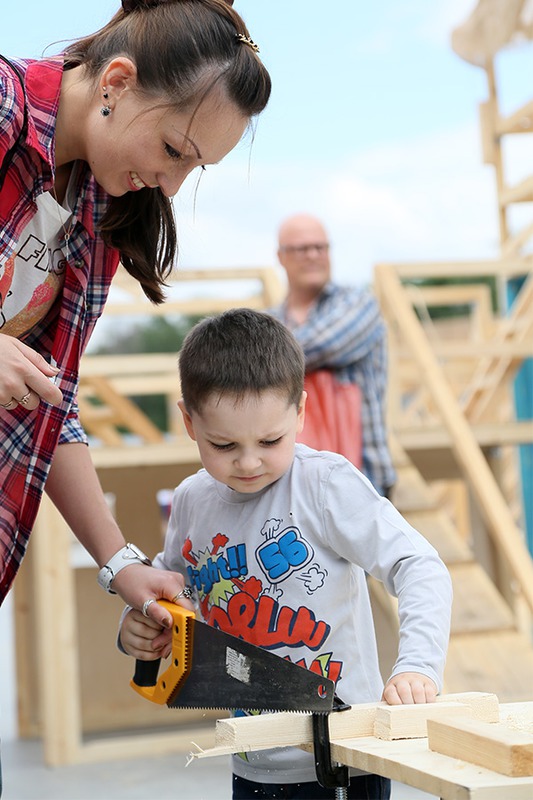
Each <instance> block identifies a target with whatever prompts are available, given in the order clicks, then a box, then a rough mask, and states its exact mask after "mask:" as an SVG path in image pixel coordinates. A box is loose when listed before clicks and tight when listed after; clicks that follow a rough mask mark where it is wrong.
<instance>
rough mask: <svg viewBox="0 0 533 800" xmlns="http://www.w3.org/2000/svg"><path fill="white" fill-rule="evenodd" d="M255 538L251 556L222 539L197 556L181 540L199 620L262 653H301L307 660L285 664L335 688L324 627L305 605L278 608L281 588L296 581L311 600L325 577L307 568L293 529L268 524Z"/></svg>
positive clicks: (308, 557) (307, 556)
mask: <svg viewBox="0 0 533 800" xmlns="http://www.w3.org/2000/svg"><path fill="white" fill-rule="evenodd" d="M261 538H262V542H261V544H260V545H259V546H258V547H257V548H256V549H255V551H253V552H250V551H249V549H248V546H247V545H246V544H244V543H239V544H236V545H233V544H231V540H230V537H229V536H226V535H225V534H223V533H217V534H216V535H215V536H213V538H212V540H211V542H210V544H209V545H208V546H207V547H206V548H205V549H204V550H201V551H198V552H194V550H193V545H192V542H191V540H190V539H188V538H187V539H186V540H185V543H184V546H183V550H182V554H183V557H184V559H185V561H186V562H187V564H188V566H187V572H188V576H189V582H190V583H191V584H192V585H193V586H194V587H195V588H196V590H197V593H198V599H199V603H200V608H201V611H202V616H203V618H204V619H205V621H206V622H207V623H208V624H209V625H212V626H214V627H216V628H219V629H221V630H223V631H225V632H226V633H230V634H232V635H233V636H238V637H240V638H242V639H244V640H245V641H247V642H251V643H252V644H255V645H258V646H259V647H263V648H265V649H267V650H273V651H276V650H278V649H280V648H294V649H296V648H305V649H306V650H308V651H310V652H309V654H308V655H306V656H305V657H303V658H302V657H301V653H299V654H298V655H297V656H296V658H295V659H290V660H293V661H295V663H297V664H299V665H300V666H303V667H306V668H307V669H310V670H312V671H313V672H316V673H317V674H319V675H323V676H325V677H328V678H330V679H331V680H333V681H335V682H337V681H338V680H339V678H340V676H341V671H342V663H341V662H338V661H335V659H334V658H333V654H332V652H331V651H327V648H326V641H327V639H328V636H329V633H330V625H329V624H328V623H327V622H326V621H324V620H320V619H317V618H316V615H315V613H314V611H313V609H312V608H309V607H307V606H306V605H300V606H299V607H298V608H293V607H291V606H290V605H288V604H284V603H283V602H282V598H283V595H284V582H286V581H288V580H297V581H299V582H301V583H303V586H304V587H305V592H306V594H308V595H309V596H312V595H314V594H315V592H317V591H319V590H320V589H322V588H323V587H324V583H325V579H326V577H327V571H325V570H324V569H322V568H320V566H319V565H318V564H316V563H312V561H313V558H314V551H313V548H312V547H311V545H310V544H309V542H308V541H307V540H306V539H305V538H304V537H303V536H302V534H301V532H300V531H299V529H298V528H297V527H296V526H294V525H291V526H283V520H280V519H268V520H267V521H266V522H265V523H264V525H263V527H262V530H261ZM254 573H255V574H254ZM322 648H324V649H322ZM288 658H290V657H288Z"/></svg>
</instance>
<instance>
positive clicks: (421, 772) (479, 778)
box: [331, 702, 533, 800]
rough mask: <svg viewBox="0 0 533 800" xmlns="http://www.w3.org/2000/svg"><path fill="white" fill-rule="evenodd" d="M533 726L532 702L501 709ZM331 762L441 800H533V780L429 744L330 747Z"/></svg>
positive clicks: (353, 742)
mask: <svg viewBox="0 0 533 800" xmlns="http://www.w3.org/2000/svg"><path fill="white" fill-rule="evenodd" d="M500 713H501V717H502V719H503V718H504V716H505V714H507V713H512V714H515V713H520V714H521V715H522V714H525V715H526V716H527V718H528V719H529V720H530V721H531V723H533V702H530V703H505V704H501V705H500ZM331 755H332V758H333V759H336V760H338V761H339V762H340V763H342V764H347V765H348V766H352V767H357V768H358V769H363V770H366V771H368V772H374V773H376V774H377V775H383V776H384V777H385V778H391V780H395V781H399V782H400V783H405V784H407V785H408V786H413V787H414V788H415V789H420V790H421V791H423V792H428V793H429V794H434V795H436V796H437V797H440V798H442V800H533V777H527V778H509V777H507V776H506V775H501V774H499V773H498V772H493V771H492V770H490V769H484V768H483V767H478V766H476V765H475V764H470V763H469V762H467V761H461V760H460V759H455V758H450V757H449V756H444V755H441V754H440V753H435V752H433V751H431V750H429V749H428V740H427V739H426V738H424V739H398V740H395V741H391V742H389V741H383V740H381V739H376V738H375V737H374V736H365V737H360V738H356V739H344V740H342V741H340V742H332V743H331Z"/></svg>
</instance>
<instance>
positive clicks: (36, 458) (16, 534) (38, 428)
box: [0, 56, 119, 603]
mask: <svg viewBox="0 0 533 800" xmlns="http://www.w3.org/2000/svg"><path fill="white" fill-rule="evenodd" d="M11 61H12V62H14V63H15V64H16V66H17V67H18V68H19V70H20V71H21V73H22V74H23V76H24V91H23V89H22V86H21V84H20V81H19V80H18V78H17V76H16V73H15V72H14V71H13V70H12V69H11V68H10V67H9V65H7V64H5V63H4V62H3V61H1V60H0V164H2V163H3V162H4V159H5V158H6V155H7V154H8V153H9V151H10V150H11V149H12V148H13V146H14V145H15V149H14V151H12V153H11V161H10V166H9V169H8V172H7V174H6V177H5V181H4V185H3V187H2V189H1V191H0V281H1V277H2V274H3V271H4V265H5V263H6V261H7V259H8V258H9V257H10V256H12V255H13V253H14V252H15V250H16V246H17V242H18V240H19V238H20V236H21V233H22V231H23V229H24V227H25V226H26V224H27V222H28V220H29V219H31V217H32V216H33V215H34V214H35V211H36V206H35V199H36V198H37V197H38V196H39V195H40V194H41V193H42V192H45V191H48V190H49V189H50V188H51V186H52V184H53V176H54V171H55V164H54V151H55V138H54V137H55V125H56V115H57V109H58V104H59V92H60V88H61V76H62V74H63V59H62V57H61V56H58V57H55V58H51V59H45V60H43V61H33V60H32V61H27V60H24V61H22V60H19V59H17V60H15V59H11ZM25 106H26V113H27V131H26V135H25V136H23V138H22V140H21V141H19V142H18V143H17V140H18V138H19V135H20V132H21V130H22V128H23V122H24V107H25ZM76 194H77V200H76V204H75V207H74V218H75V219H76V226H75V228H74V231H73V233H72V237H71V239H70V243H69V251H70V257H69V261H68V267H67V270H66V275H65V284H64V288H63V293H62V294H61V295H60V297H59V299H58V301H57V302H56V303H55V304H54V306H53V307H52V309H51V310H50V312H49V313H48V314H47V316H46V317H45V318H44V319H43V320H42V321H41V322H40V323H39V324H38V325H37V326H35V328H34V329H33V330H32V331H30V333H29V334H28V335H27V336H26V337H25V338H24V342H25V344H27V345H28V346H30V347H33V348H34V349H35V350H37V351H38V352H39V353H41V354H42V355H43V356H44V357H45V358H47V359H49V358H50V357H53V358H54V359H55V361H56V363H57V365H58V367H59V368H60V373H59V378H58V386H59V387H60V389H61V391H62V392H63V403H62V404H61V406H60V407H57V408H55V407H52V406H50V405H48V404H47V403H44V402H41V404H40V405H39V407H38V408H37V409H35V410H34V411H27V410H26V409H24V408H23V407H22V406H20V405H19V406H17V407H16V408H15V410H14V411H7V410H5V409H3V408H0V603H1V602H2V601H3V599H4V597H5V596H6V594H7V592H8V590H9V588H10V586H11V583H12V582H13V579H14V577H15V574H16V572H17V569H18V567H19V566H20V562H21V561H22V558H23V556H24V553H25V550H26V546H27V544H28V539H29V536H30V533H31V529H32V526H33V523H34V521H35V516H36V514H37V511H38V508H39V503H40V500H41V496H42V492H43V489H44V485H45V482H46V477H47V475H48V471H49V469H50V465H51V462H52V458H53V455H54V452H55V449H56V447H57V444H58V443H66V442H86V437H85V434H84V432H83V430H82V428H81V425H80V422H79V419H78V409H77V406H76V395H77V387H78V369H79V363H80V359H81V355H82V353H83V350H84V348H85V346H86V345H87V342H88V341H89V338H90V336H91V333H92V331H93V329H94V326H95V324H96V321H97V319H98V317H99V316H100V315H101V313H102V311H103V308H104V304H105V301H106V298H107V294H108V292H109V286H110V284H111V280H112V278H113V275H114V274H115V272H116V269H117V267H118V263H119V254H118V251H116V250H113V249H110V248H107V247H106V246H105V245H104V243H103V242H102V239H101V238H100V236H99V234H98V233H97V232H95V231H96V229H97V223H98V220H99V219H100V218H101V217H102V214H103V212H104V211H105V209H106V206H107V203H108V195H106V193H105V192H104V191H103V189H101V187H100V186H98V184H97V183H96V181H95V180H94V178H93V176H92V174H91V172H90V171H89V169H88V167H87V168H86V169H81V170H80V171H79V178H78V186H77V193H76ZM0 368H1V367H0Z"/></svg>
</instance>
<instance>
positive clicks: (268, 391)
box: [120, 309, 451, 800]
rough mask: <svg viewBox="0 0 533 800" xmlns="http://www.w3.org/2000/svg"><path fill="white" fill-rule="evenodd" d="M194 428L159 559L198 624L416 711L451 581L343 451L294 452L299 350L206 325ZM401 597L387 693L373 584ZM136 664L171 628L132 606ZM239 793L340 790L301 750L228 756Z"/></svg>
mask: <svg viewBox="0 0 533 800" xmlns="http://www.w3.org/2000/svg"><path fill="white" fill-rule="evenodd" d="M179 365H180V377H181V388H182V394H183V399H182V400H181V401H180V403H179V406H180V409H181V412H182V414H183V418H184V421H185V425H186V428H187V431H188V433H189V435H190V436H191V438H192V439H194V440H195V441H196V442H197V444H198V449H199V452H200V457H201V460H202V464H203V467H204V469H202V470H200V471H199V472H198V473H197V474H196V475H193V476H191V477H189V478H187V479H186V480H185V481H183V482H182V483H181V484H180V485H179V486H178V488H177V489H176V490H175V493H174V499H173V503H172V512H171V516H170V521H169V526H168V531H167V535H166V540H165V547H164V550H163V552H162V553H160V554H159V555H158V556H157V557H156V559H155V561H154V565H156V566H158V567H161V568H164V569H170V570H176V571H178V572H180V573H181V574H182V575H184V576H185V577H186V579H187V580H188V582H189V583H190V584H192V585H193V587H194V589H195V590H196V594H197V598H198V610H199V612H200V613H201V615H202V617H203V618H204V620H205V621H206V622H208V623H209V624H211V625H216V626H218V627H219V628H221V629H222V630H224V631H226V632H228V633H231V634H233V635H236V636H240V637H242V638H243V639H246V640H247V641H250V642H252V643H254V644H257V645H260V646H263V647H267V648H268V649H270V650H273V651H274V652H276V653H277V654H279V655H280V656H281V657H282V658H290V660H291V661H294V662H297V663H299V664H301V665H302V666H305V667H307V668H311V669H313V670H315V671H317V670H318V671H321V672H322V674H324V675H325V676H327V677H328V678H331V679H333V680H334V681H336V682H337V686H338V691H339V695H340V697H342V699H343V701H344V702H346V703H365V702H375V701H378V700H379V699H380V698H382V699H384V700H386V701H387V702H388V703H391V704H400V703H424V702H431V701H433V700H434V699H435V696H436V694H437V691H439V690H440V688H441V682H442V673H443V669H444V662H445V654H446V648H447V642H448V635H449V624H450V608H451V584H450V578H449V575H448V572H447V570H446V568H445V566H444V564H443V563H442V561H441V560H440V558H439V556H438V555H437V553H436V551H435V550H434V549H433V547H431V545H430V544H429V543H428V542H427V541H426V540H425V539H424V538H423V537H422V536H421V535H420V534H419V533H417V532H416V531H415V530H414V529H413V528H411V527H410V526H409V525H408V524H407V522H406V521H405V520H404V519H403V518H402V517H401V515H400V514H399V513H398V512H397V511H396V510H395V509H394V507H393V506H392V505H391V504H390V503H389V502H388V501H387V500H386V499H384V498H382V497H380V496H379V495H378V493H377V492H376V491H375V490H374V488H373V487H372V485H371V484H370V482H369V481H368V480H367V479H366V478H365V477H364V476H363V475H362V474H361V473H360V472H359V471H358V470H357V469H356V468H355V467H354V466H353V465H352V464H350V462H349V461H347V459H345V458H344V457H343V456H339V455H337V454H333V453H329V452H317V451H315V450H311V449H310V448H308V447H306V446H305V445H301V444H295V439H296V436H297V434H298V433H299V432H300V431H301V429H302V427H303V424H304V408H305V393H304V392H303V389H302V387H303V380H304V360H303V353H302V350H301V348H300V346H299V345H298V343H297V342H296V340H295V338H294V336H293V335H292V333H290V331H289V330H288V329H287V328H285V326H284V325H283V324H282V323H281V322H278V321H277V320H275V319H274V318H273V317H271V316H269V315H268V314H264V313H260V312H256V311H252V310H249V309H234V310H231V311H227V312H225V313H223V314H221V315H219V316H216V317H212V318H209V319H204V320H203V321H201V322H200V323H199V324H198V325H196V326H195V327H194V328H193V329H192V330H191V331H190V332H189V334H188V336H187V337H186V339H185V342H184V344H183V347H182V350H181V352H180V360H179ZM365 573H369V574H371V575H373V576H375V577H376V578H377V579H378V580H380V581H383V583H384V584H385V586H386V587H387V589H388V590H389V592H391V593H392V594H394V595H395V596H397V597H398V602H399V617H400V646H399V654H398V659H397V661H396V664H395V666H394V669H393V674H392V676H391V678H389V680H388V681H387V684H386V686H385V688H384V689H383V684H382V681H381V677H380V672H379V665H378V657H377V648H376V641H375V633H374V626H373V621H372V613H371V608H370V602H369V596H368V590H367V584H366V576H365ZM120 640H121V645H122V647H123V649H124V650H125V651H126V652H127V653H129V654H130V655H132V656H135V657H136V658H141V659H144V660H150V659H154V658H156V657H159V656H161V655H167V654H168V652H169V649H170V648H169V641H170V634H169V632H168V631H163V632H162V631H161V629H160V628H157V626H156V623H155V622H154V621H153V620H151V619H145V618H144V617H143V616H142V614H141V613H140V612H138V611H135V610H130V611H129V612H128V613H127V614H126V616H125V618H124V620H123V622H122V627H121V634H120ZM233 772H234V775H233V798H234V800H245V799H246V800H249V799H251V798H254V800H259V799H260V798H274V797H276V798H278V797H287V798H288V797H291V798H301V800H310V799H311V798H328V797H331V798H332V797H334V790H333V789H330V790H326V789H323V788H322V787H321V786H320V785H319V784H318V782H317V780H316V774H315V768H314V762H313V757H312V756H311V755H310V754H308V753H304V752H302V751H300V750H299V749H296V748H276V749H273V750H267V751H261V752H256V753H248V754H244V755H242V756H239V755H237V756H234V757H233ZM352 772H353V774H354V775H355V777H352V778H351V784H350V788H349V789H348V797H349V798H362V797H367V798H373V799H376V800H386V799H387V798H388V797H389V796H390V782H389V781H387V780H385V779H383V778H380V777H379V776H375V775H367V774H361V773H357V772H356V771H352Z"/></svg>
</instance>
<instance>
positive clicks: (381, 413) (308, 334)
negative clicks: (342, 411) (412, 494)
mask: <svg viewBox="0 0 533 800" xmlns="http://www.w3.org/2000/svg"><path fill="white" fill-rule="evenodd" d="M270 311H271V313H272V314H273V315H274V316H276V317H278V319H280V320H281V321H282V322H284V323H285V324H286V325H287V326H288V327H289V328H291V330H292V332H293V334H294V336H295V337H296V339H297V340H298V342H299V343H300V345H301V346H302V348H303V351H304V354H305V366H306V370H308V371H309V372H311V371H312V370H315V369H330V370H332V371H333V372H334V373H335V376H336V378H337V379H338V380H339V381H340V382H341V383H354V384H356V385H357V386H359V388H360V390H361V427H362V437H363V454H362V455H363V463H362V470H361V471H362V472H363V473H364V474H365V475H366V476H367V478H368V479H369V480H370V481H371V483H372V484H373V485H374V486H375V488H376V489H377V490H378V492H380V493H383V492H384V491H385V490H386V489H387V488H389V487H390V486H392V485H393V484H394V482H395V480H396V472H395V470H394V467H393V464H392V459H391V455H390V452H389V448H388V444H387V432H386V426H385V391H386V386H387V351H386V329H385V323H384V322H383V318H382V316H381V312H380V309H379V305H378V303H377V301H376V299H375V297H374V296H373V295H372V294H370V292H367V291H363V290H361V289H358V288H356V287H344V286H337V285H335V284H334V283H329V284H327V286H325V287H324V289H323V290H322V293H321V294H320V296H319V298H318V300H317V302H316V303H315V305H314V306H313V307H312V309H311V311H310V312H309V315H308V317H307V319H306V321H305V322H303V323H302V324H301V325H294V324H293V323H292V322H291V320H290V316H289V314H288V312H287V307H286V304H285V303H283V304H282V305H281V306H278V307H276V308H273V309H270Z"/></svg>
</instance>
